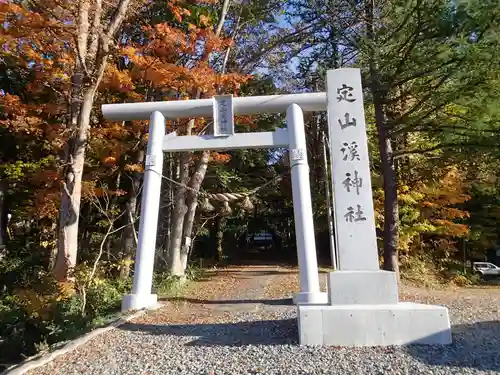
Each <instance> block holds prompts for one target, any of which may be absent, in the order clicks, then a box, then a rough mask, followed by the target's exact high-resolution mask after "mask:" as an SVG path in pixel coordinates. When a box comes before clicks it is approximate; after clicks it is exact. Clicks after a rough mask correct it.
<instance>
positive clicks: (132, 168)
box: [123, 164, 144, 173]
mask: <svg viewBox="0 0 500 375" xmlns="http://www.w3.org/2000/svg"><path fill="white" fill-rule="evenodd" d="M123 169H124V170H125V171H127V172H138V173H142V172H144V167H143V166H142V164H127V165H125V167H123Z"/></svg>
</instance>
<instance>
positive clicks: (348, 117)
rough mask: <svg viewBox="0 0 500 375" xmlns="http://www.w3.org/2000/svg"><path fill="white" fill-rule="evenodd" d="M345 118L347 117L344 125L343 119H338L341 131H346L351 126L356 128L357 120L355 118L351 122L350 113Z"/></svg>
mask: <svg viewBox="0 0 500 375" xmlns="http://www.w3.org/2000/svg"><path fill="white" fill-rule="evenodd" d="M344 117H345V124H343V123H342V120H341V119H338V122H339V124H340V129H342V130H344V129H345V128H348V127H349V126H356V119H355V118H354V117H353V118H352V121H351V115H350V114H349V113H346V114H345V115H344Z"/></svg>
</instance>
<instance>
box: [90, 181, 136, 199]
mask: <svg viewBox="0 0 500 375" xmlns="http://www.w3.org/2000/svg"><path fill="white" fill-rule="evenodd" d="M126 194H127V192H126V191H124V190H119V189H118V190H111V189H108V188H106V187H98V186H97V182H96V181H95V180H91V181H89V180H87V181H82V200H85V201H93V200H96V199H98V198H102V197H110V196H123V195H126Z"/></svg>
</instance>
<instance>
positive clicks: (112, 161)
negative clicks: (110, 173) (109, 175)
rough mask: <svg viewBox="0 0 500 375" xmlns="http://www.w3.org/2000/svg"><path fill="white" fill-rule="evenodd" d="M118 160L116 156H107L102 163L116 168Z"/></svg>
mask: <svg viewBox="0 0 500 375" xmlns="http://www.w3.org/2000/svg"><path fill="white" fill-rule="evenodd" d="M116 161H117V160H116V158H115V157H114V156H107V157H105V158H104V160H103V161H102V163H103V164H104V165H105V166H108V167H114V166H115V165H116Z"/></svg>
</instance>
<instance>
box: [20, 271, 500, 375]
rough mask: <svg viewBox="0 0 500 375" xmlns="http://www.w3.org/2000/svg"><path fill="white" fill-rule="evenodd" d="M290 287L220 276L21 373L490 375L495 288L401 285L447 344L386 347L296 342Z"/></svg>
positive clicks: (253, 274)
mask: <svg viewBox="0 0 500 375" xmlns="http://www.w3.org/2000/svg"><path fill="white" fill-rule="evenodd" d="M296 289H297V274H296V272H295V271H293V270H287V269H279V270H278V269H276V267H256V268H245V269H232V270H228V271H226V272H225V273H222V274H219V276H217V277H214V278H212V279H211V280H210V281H207V282H205V283H204V284H203V283H202V284H200V285H197V288H193V289H192V291H190V293H189V298H179V299H177V300H173V301H170V302H168V303H167V304H166V306H165V307H164V308H162V309H160V310H158V311H156V312H151V313H148V314H147V315H146V316H143V317H142V318H139V319H137V320H135V321H133V322H131V323H129V324H126V325H124V326H122V327H121V328H120V329H116V330H114V331H111V332H109V333H106V334H104V335H102V336H100V337H99V338H97V339H94V340H92V341H91V342H89V343H88V344H86V345H84V346H82V347H80V348H78V349H77V350H75V351H73V352H71V353H68V354H66V355H64V356H62V357H59V358H58V359H56V360H55V361H53V362H52V363H51V364H49V365H47V366H45V367H43V368H39V369H37V370H33V371H31V372H30V374H38V375H41V374H50V375H56V374H67V375H71V374H134V375H135V374H144V375H146V374H151V375H152V374H190V375H191V374H193V375H194V374H206V375H219V374H266V375H271V374H367V375H368V374H369V375H375V374H500V322H499V321H498V320H499V317H500V307H499V306H500V304H499V302H500V289H494V288H490V289H455V290H440V291H431V290H422V289H418V288H410V287H402V292H401V297H402V299H404V300H413V301H419V302H426V303H435V304H445V305H447V306H448V307H449V308H450V312H451V317H452V322H453V324H454V343H453V344H452V345H449V346H444V347H429V346H422V347H418V346H409V347H388V348H337V347H335V348H333V347H330V348H328V347H321V348H318V347H299V346H297V345H296V341H297V327H296V319H295V317H296V312H295V308H294V307H293V306H291V305H289V303H290V301H289V300H288V299H287V298H289V297H290V292H291V291H292V290H296ZM203 293H204V294H205V295H208V297H206V296H205V295H204V294H203ZM259 299H260V301H256V300H259ZM217 300H218V302H217Z"/></svg>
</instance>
